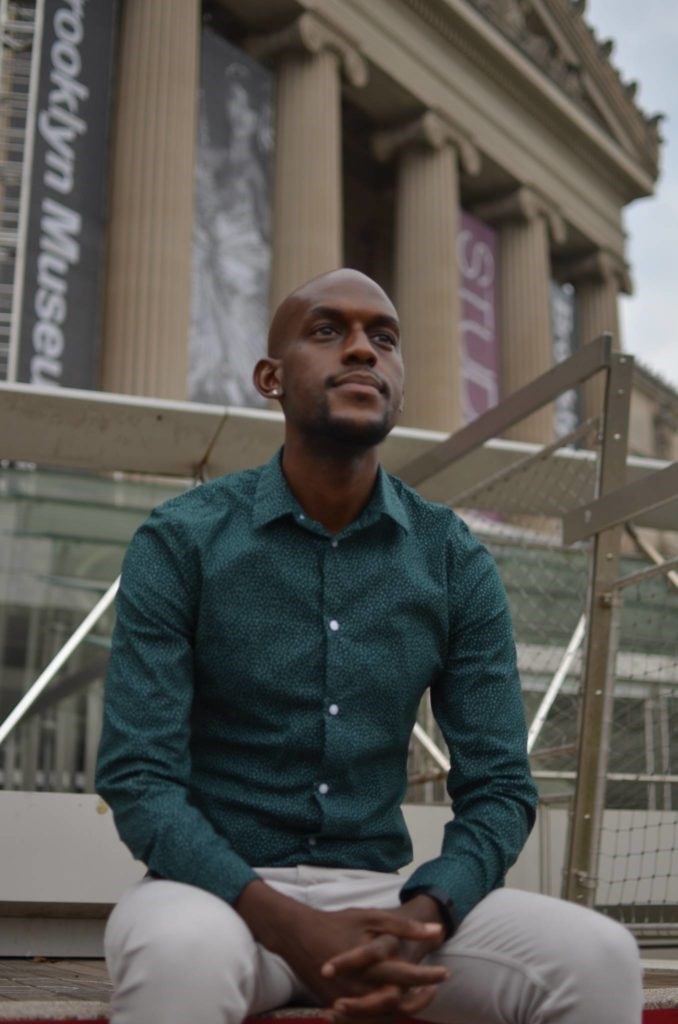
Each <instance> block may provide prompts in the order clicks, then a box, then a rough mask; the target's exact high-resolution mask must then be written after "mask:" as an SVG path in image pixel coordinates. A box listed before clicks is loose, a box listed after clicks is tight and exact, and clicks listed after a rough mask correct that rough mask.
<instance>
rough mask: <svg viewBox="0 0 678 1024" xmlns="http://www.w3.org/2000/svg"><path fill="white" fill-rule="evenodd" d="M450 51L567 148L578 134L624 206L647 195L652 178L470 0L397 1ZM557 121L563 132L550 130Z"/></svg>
mask: <svg viewBox="0 0 678 1024" xmlns="http://www.w3.org/2000/svg"><path fill="white" fill-rule="evenodd" d="M399 2H400V3H401V4H402V5H404V6H405V7H407V8H409V9H410V10H411V11H412V12H413V13H414V14H415V15H416V16H417V17H418V18H420V19H421V21H422V22H423V23H425V24H427V25H428V26H429V28H431V29H433V30H434V32H435V33H436V34H437V35H438V36H439V37H440V38H441V39H443V40H445V41H446V42H447V43H449V44H451V45H452V46H453V47H454V48H455V50H457V51H458V52H460V53H461V54H463V55H464V56H465V57H466V58H467V59H468V60H469V61H470V62H471V63H472V64H473V65H474V66H475V67H477V68H478V70H479V71H481V72H482V74H484V75H485V76H486V77H487V78H488V79H489V80H491V81H493V82H494V84H495V85H496V86H498V87H499V88H500V89H501V90H502V91H503V92H504V93H505V94H506V95H508V96H510V97H511V98H512V99H514V100H515V102H516V103H517V104H519V105H520V106H522V108H523V109H524V110H525V111H526V112H527V113H528V114H529V116H530V117H531V118H533V119H534V121H535V123H539V124H541V125H543V127H544V128H546V129H547V130H549V131H554V130H556V131H559V132H560V134H561V136H565V132H566V133H567V137H568V138H569V140H570V144H572V143H573V141H574V139H575V138H576V137H577V133H578V134H579V138H580V139H581V138H582V136H583V139H585V140H586V144H584V145H581V146H580V147H579V148H578V152H579V154H580V156H581V158H582V159H583V160H584V161H585V162H586V163H588V164H589V165H590V166H591V167H592V169H594V170H595V172H596V173H597V174H600V173H601V171H602V172H603V173H605V174H606V175H607V176H608V177H609V179H610V181H613V182H614V183H615V185H616V187H617V188H619V187H620V176H622V178H623V180H624V181H625V182H626V184H625V185H624V186H623V188H622V191H623V193H624V195H625V201H626V202H628V201H630V200H631V199H632V198H637V197H639V196H644V195H650V194H651V193H652V191H653V188H654V181H655V175H653V174H650V172H649V171H648V170H647V169H646V168H645V167H643V166H641V164H640V163H639V161H638V160H636V159H634V158H633V157H632V156H631V155H629V153H628V152H627V151H625V150H624V149H623V148H622V146H620V144H619V143H618V142H617V141H616V140H615V139H614V138H612V137H611V136H610V135H609V134H608V133H606V132H605V131H604V129H603V128H602V127H601V126H600V124H598V123H597V122H596V121H595V120H594V119H593V117H592V116H591V115H590V114H588V113H586V112H585V111H584V110H583V109H581V108H580V106H579V105H577V104H576V103H575V102H574V101H573V100H572V99H571V98H570V97H569V96H568V95H566V93H565V92H564V91H563V90H562V89H561V88H560V87H558V86H557V85H556V84H555V83H554V82H553V81H551V79H550V78H549V77H548V76H547V75H546V74H544V72H543V71H542V70H541V69H540V68H538V67H537V66H536V65H535V63H534V61H533V60H531V59H530V58H528V57H527V56H526V55H525V54H523V53H522V52H521V51H520V50H519V49H518V48H517V47H516V45H515V44H514V43H513V42H512V41H511V40H509V39H508V38H507V37H506V36H505V35H504V34H503V33H501V32H500V31H499V30H498V29H497V27H496V26H495V25H493V24H492V23H491V22H490V21H489V19H488V18H487V17H485V16H484V15H483V14H481V13H480V11H479V10H478V9H477V8H476V6H475V4H474V3H473V0H399ZM554 115H560V119H561V121H562V124H563V125H564V126H566V128H565V132H564V131H563V129H562V128H561V129H558V128H555V129H554V123H555V120H556V118H555V117H554Z"/></svg>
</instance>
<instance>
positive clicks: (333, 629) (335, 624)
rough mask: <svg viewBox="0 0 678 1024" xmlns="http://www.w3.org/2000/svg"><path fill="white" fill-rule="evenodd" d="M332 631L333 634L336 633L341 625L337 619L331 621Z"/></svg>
mask: <svg viewBox="0 0 678 1024" xmlns="http://www.w3.org/2000/svg"><path fill="white" fill-rule="evenodd" d="M330 629H331V630H332V632H333V633H336V632H337V630H338V629H339V623H338V622H337V620H336V619H330Z"/></svg>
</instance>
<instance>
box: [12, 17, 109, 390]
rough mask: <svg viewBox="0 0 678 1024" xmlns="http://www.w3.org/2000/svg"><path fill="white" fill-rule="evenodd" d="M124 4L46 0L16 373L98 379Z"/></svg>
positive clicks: (38, 379) (64, 380)
mask: <svg viewBox="0 0 678 1024" xmlns="http://www.w3.org/2000/svg"><path fill="white" fill-rule="evenodd" d="M116 24H117V0H45V8H44V28H43V38H42V46H41V51H40V56H39V59H40V81H39V87H38V102H37V117H36V122H35V136H34V150H33V166H32V175H31V186H30V187H31V191H30V212H29V217H28V226H27V234H26V247H25V265H24V283H23V300H22V308H21V320H20V325H19V352H18V360H17V379H18V380H20V381H27V382H29V383H31V384H48V385H66V386H68V387H75V388H94V387H96V386H97V385H98V359H99V332H100V314H101V284H102V281H101V275H102V265H103V247H104V228H105V224H104V221H105V209H106V171H107V166H108V136H109V121H110V106H111V102H110V101H111V90H112V75H113V61H114V52H115V35H116Z"/></svg>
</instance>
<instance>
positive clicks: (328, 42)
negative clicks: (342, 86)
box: [244, 11, 369, 88]
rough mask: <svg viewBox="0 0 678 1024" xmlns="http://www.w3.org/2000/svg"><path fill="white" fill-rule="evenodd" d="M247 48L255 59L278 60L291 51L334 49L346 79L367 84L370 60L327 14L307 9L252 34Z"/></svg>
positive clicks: (315, 51)
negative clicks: (276, 26) (282, 23)
mask: <svg viewBox="0 0 678 1024" xmlns="http://www.w3.org/2000/svg"><path fill="white" fill-rule="evenodd" d="M244 49H245V50H246V51H247V53H249V54H250V56H251V57H254V59H255V60H261V61H276V60H279V59H280V58H281V57H283V56H284V55H285V54H288V53H302V54H304V53H305V54H311V55H315V54H318V53H322V52H323V51H324V50H329V51H330V52H331V53H334V54H335V55H336V56H337V58H338V60H339V64H340V67H341V70H342V71H343V73H344V75H345V76H346V79H347V81H348V82H349V83H350V84H351V85H353V86H356V87H357V88H362V87H363V86H364V85H367V80H368V77H369V72H368V68H367V61H366V60H365V58H364V57H363V55H362V54H361V52H360V48H359V46H358V44H357V43H356V41H355V40H354V39H353V38H351V37H350V36H348V35H347V34H346V33H345V32H344V31H342V30H341V29H338V28H337V27H336V26H334V25H331V24H330V23H329V22H328V21H326V20H325V19H324V18H320V16H319V15H317V14H311V13H309V12H308V11H307V12H305V13H304V14H302V15H300V16H299V17H298V18H296V19H295V20H294V21H293V22H291V23H290V24H289V25H285V27H284V28H281V29H277V30H276V31H275V32H266V33H262V34H261V35H253V36H249V37H248V38H247V39H246V40H245V42H244Z"/></svg>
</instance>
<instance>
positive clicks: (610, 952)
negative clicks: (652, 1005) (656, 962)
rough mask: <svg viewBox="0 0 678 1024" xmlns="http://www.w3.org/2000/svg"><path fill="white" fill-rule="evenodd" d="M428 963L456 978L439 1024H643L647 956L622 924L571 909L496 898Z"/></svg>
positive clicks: (437, 1006)
mask: <svg viewBox="0 0 678 1024" xmlns="http://www.w3.org/2000/svg"><path fill="white" fill-rule="evenodd" d="M428 960H429V962H431V963H434V964H442V965H443V966H445V967H446V968H447V970H448V973H449V978H448V980H447V981H446V982H444V983H443V984H442V985H440V987H439V990H438V994H437V995H436V997H435V999H434V1000H433V1002H432V1003H431V1004H430V1005H429V1007H427V1009H426V1010H424V1011H423V1012H422V1013H421V1014H420V1016H421V1017H422V1019H424V1020H427V1021H432V1022H434V1024H468V1022H469V1021H473V1024H504V1022H514V1021H515V1022H530V1024H532V1022H535V1024H547V1022H549V1024H550V1022H558V1024H587V1022H588V1021H596V1022H597V1024H608V1022H614V1024H639V1022H640V1018H641V1012H642V983H641V970H640V960H639V955H638V950H637V947H636V944H635V941H634V939H633V938H632V936H631V935H630V933H629V932H628V931H627V930H626V929H624V928H623V927H622V926H621V925H619V924H618V923H617V922H615V921H612V920H610V919H609V918H606V917H604V916H603V915H602V914H598V913H596V912H594V911H592V910H587V909H585V908H583V907H579V906H576V905H575V904H573V903H568V902H566V901H564V900H560V899H554V898H552V897H549V896H542V895H539V894H536V893H529V892H523V891H520V890H517V889H497V890H495V891H494V892H492V893H490V894H489V896H486V897H485V899H484V900H482V901H481V902H480V903H479V904H478V905H477V906H476V907H475V908H474V909H473V910H472V911H471V913H470V914H469V915H468V916H467V917H466V918H465V919H464V920H463V921H462V923H461V925H460V927H459V929H458V930H457V932H456V933H455V935H453V936H452V938H451V939H449V940H448V941H447V942H446V943H445V944H444V945H443V946H442V947H441V948H440V950H438V951H437V952H436V953H434V954H433V955H432V956H431V957H429V958H428Z"/></svg>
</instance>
